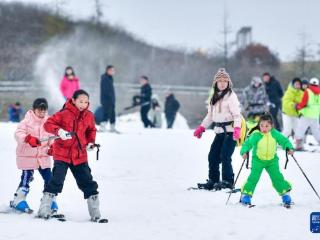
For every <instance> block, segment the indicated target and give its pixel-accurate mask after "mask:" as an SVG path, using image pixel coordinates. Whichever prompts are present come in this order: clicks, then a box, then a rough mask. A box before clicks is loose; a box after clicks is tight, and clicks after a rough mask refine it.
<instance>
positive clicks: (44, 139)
mask: <svg viewBox="0 0 320 240" xmlns="http://www.w3.org/2000/svg"><path fill="white" fill-rule="evenodd" d="M74 134H75V133H74V132H68V133H67V136H73V135H74ZM59 138H60V137H59V136H50V137H47V138H41V139H40V140H39V141H40V142H47V141H49V140H55V139H59Z"/></svg>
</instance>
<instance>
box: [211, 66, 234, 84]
mask: <svg viewBox="0 0 320 240" xmlns="http://www.w3.org/2000/svg"><path fill="white" fill-rule="evenodd" d="M220 77H224V78H227V79H228V81H229V86H230V87H232V81H231V78H230V75H229V73H227V71H226V69H225V68H219V70H218V72H217V73H216V75H214V78H213V83H212V85H213V86H215V85H216V83H217V80H218V78H220Z"/></svg>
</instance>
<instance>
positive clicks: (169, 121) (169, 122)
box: [166, 114, 176, 128]
mask: <svg viewBox="0 0 320 240" xmlns="http://www.w3.org/2000/svg"><path fill="white" fill-rule="evenodd" d="M175 119H176V115H175V114H174V115H170V116H169V115H167V116H166V120H167V128H172V126H173V123H174V120H175Z"/></svg>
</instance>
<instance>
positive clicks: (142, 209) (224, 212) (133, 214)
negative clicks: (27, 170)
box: [0, 114, 320, 240]
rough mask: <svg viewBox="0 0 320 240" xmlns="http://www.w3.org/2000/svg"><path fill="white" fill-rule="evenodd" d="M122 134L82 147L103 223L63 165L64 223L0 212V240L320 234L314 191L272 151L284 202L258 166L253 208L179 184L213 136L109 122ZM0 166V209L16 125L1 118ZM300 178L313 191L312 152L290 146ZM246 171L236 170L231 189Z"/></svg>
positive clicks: (34, 198) (35, 202)
mask: <svg viewBox="0 0 320 240" xmlns="http://www.w3.org/2000/svg"><path fill="white" fill-rule="evenodd" d="M117 127H118V129H119V130H120V131H121V132H122V134H111V133H109V132H106V133H98V135H97V142H98V143H100V144H101V145H102V147H101V151H100V159H99V161H96V160H95V153H94V152H93V153H90V155H89V164H90V166H91V169H92V173H93V176H94V179H95V180H96V181H97V182H98V184H99V191H100V205H101V212H102V215H103V216H105V217H107V218H108V219H109V223H108V224H96V223H91V222H89V221H88V219H89V214H88V211H87V205H86V201H85V200H84V199H83V195H82V193H81V191H80V190H79V189H78V188H77V185H76V183H75V180H74V179H73V176H72V174H71V172H70V171H69V172H68V176H67V178H66V181H65V185H64V189H63V192H62V194H60V195H59V196H58V204H59V207H60V210H61V212H62V213H64V214H65V215H66V218H67V219H68V221H67V222H64V223H62V222H58V221H55V220H50V221H44V220H41V219H36V218H35V217H34V215H26V214H14V213H13V214H0V240H2V239H15V240H20V239H21V240H22V239H23V240H34V239H46V240H50V239H55V240H56V239H59V240H62V239H77V240H80V239H86V240H87V239H101V240H102V239H103V240H104V239H109V240H119V239H120V240H125V239H130V240H144V239H146V240H147V239H148V240H150V239H152V240H164V239H174V240H188V239H197V240H212V239H215V240H219V239H223V240H225V239H245V240H249V239H250V240H251V239H259V240H264V239H281V240H286V239H290V240H294V239H297V240H301V239H304V240H305V239H319V235H317V234H312V233H310V230H309V217H310V214H311V212H319V207H320V201H319V199H317V198H316V196H315V194H314V192H313V191H312V190H311V188H310V186H309V185H308V183H307V181H306V180H305V178H304V177H303V175H302V173H301V172H300V170H299V169H298V167H297V166H296V164H295V163H294V161H290V162H289V165H288V169H287V170H283V166H284V162H285V156H284V152H283V151H282V150H279V156H280V158H281V161H280V164H281V168H282V171H283V173H284V175H285V177H286V178H287V179H288V180H289V181H290V182H291V183H292V184H293V191H292V198H293V200H294V202H295V206H294V207H293V208H292V209H285V208H283V207H281V206H280V205H279V204H280V197H279V196H278V195H277V194H276V192H275V190H274V189H273V188H272V186H271V182H270V180H269V178H268V176H267V174H266V173H264V174H263V175H262V177H261V180H260V182H259V184H258V186H257V189H256V192H255V195H254V198H253V203H254V204H256V205H257V206H256V207H255V208H251V209H248V208H244V207H242V206H239V205H238V204H237V202H238V200H239V196H240V195H239V193H237V194H233V195H232V196H231V199H230V203H229V205H228V206H226V205H225V202H226V199H227V197H228V195H227V194H226V193H225V192H205V191H188V190H187V188H188V187H191V186H195V185H196V183H197V182H200V181H204V180H205V179H206V176H207V154H208V151H209V148H210V144H211V142H212V140H213V138H214V134H213V132H212V131H206V132H205V134H204V135H203V138H202V139H200V140H199V139H196V138H194V137H193V132H192V130H190V129H188V127H187V124H186V121H185V120H184V119H183V117H182V116H180V115H179V117H178V119H177V124H176V126H175V127H176V128H174V129H171V130H167V129H143V128H142V124H141V123H140V121H139V119H138V114H131V115H128V116H123V117H121V118H120V119H118V126H117ZM0 128H1V138H2V144H1V154H2V161H1V163H2V166H1V168H0V176H1V178H0V211H1V210H4V209H6V206H7V205H8V203H9V201H10V200H11V199H12V197H13V193H14V191H15V190H16V187H17V184H18V182H19V179H20V171H19V170H17V169H16V165H15V145H16V144H15V140H14V138H13V133H14V131H15V128H16V124H13V123H0ZM295 156H296V158H297V159H298V161H299V162H300V165H301V166H302V168H303V169H304V170H305V172H306V173H307V176H308V177H309V179H310V180H311V181H312V183H313V184H314V185H315V188H316V189H317V190H318V191H320V181H319V168H320V162H319V160H320V158H319V157H320V154H319V153H296V154H295ZM241 162H242V160H241V157H240V156H239V149H236V151H235V153H234V155H233V165H234V171H235V173H237V172H238V170H239V167H240V165H241ZM248 174H249V170H247V169H243V172H242V173H241V175H240V179H239V182H238V184H237V186H238V187H240V186H241V184H242V183H243V182H244V181H245V179H246V177H247V176H248ZM42 187H43V182H42V180H41V178H40V176H39V174H38V173H35V179H34V181H33V182H32V183H31V191H30V194H29V195H28V202H29V205H30V206H31V207H32V208H33V209H34V210H35V212H36V211H37V210H38V207H39V203H40V198H41V191H42Z"/></svg>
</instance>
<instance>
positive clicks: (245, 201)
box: [240, 194, 251, 205]
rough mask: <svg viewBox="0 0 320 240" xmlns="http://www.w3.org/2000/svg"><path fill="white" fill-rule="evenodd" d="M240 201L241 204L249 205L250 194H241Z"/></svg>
mask: <svg viewBox="0 0 320 240" xmlns="http://www.w3.org/2000/svg"><path fill="white" fill-rule="evenodd" d="M240 203H241V204H243V205H251V196H249V195H247V194H242V195H241V198H240Z"/></svg>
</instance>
